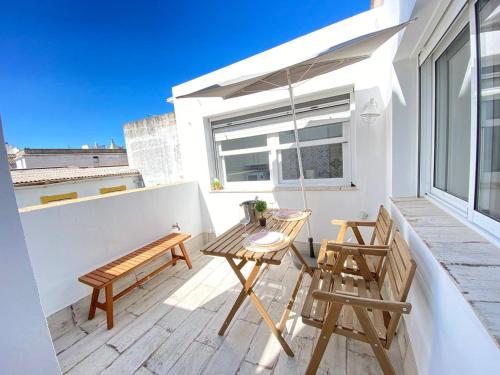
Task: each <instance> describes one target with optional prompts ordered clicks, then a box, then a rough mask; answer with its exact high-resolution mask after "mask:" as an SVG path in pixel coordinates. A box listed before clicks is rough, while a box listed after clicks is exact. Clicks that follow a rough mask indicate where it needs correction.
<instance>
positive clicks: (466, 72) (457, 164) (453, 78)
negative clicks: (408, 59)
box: [434, 26, 471, 201]
mask: <svg viewBox="0 0 500 375" xmlns="http://www.w3.org/2000/svg"><path fill="white" fill-rule="evenodd" d="M470 60H471V58H470V43H469V27H468V26H467V27H466V28H464V29H463V30H462V31H461V32H460V34H459V35H458V36H457V37H456V38H455V39H454V40H453V42H451V44H450V45H449V46H448V47H447V48H446V50H445V51H444V52H443V53H442V54H441V55H440V56H439V58H438V59H437V60H436V62H435V77H436V78H435V92H436V94H435V106H436V112H435V138H434V139H435V145H434V187H435V188H437V189H439V190H442V191H444V192H446V193H448V194H451V195H453V196H455V197H458V198H460V199H462V200H464V201H467V199H468V190H469V169H470V167H469V166H470V133H471V122H470V118H471V112H470V101H471V87H470V86H471V85H470Z"/></svg>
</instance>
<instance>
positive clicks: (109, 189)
mask: <svg viewBox="0 0 500 375" xmlns="http://www.w3.org/2000/svg"><path fill="white" fill-rule="evenodd" d="M125 190H127V186H126V185H120V186H112V187H107V188H100V189H99V192H100V193H101V194H108V193H113V192H115V191H125Z"/></svg>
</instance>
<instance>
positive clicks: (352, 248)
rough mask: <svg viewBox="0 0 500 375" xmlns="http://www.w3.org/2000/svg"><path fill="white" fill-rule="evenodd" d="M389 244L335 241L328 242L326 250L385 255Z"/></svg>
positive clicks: (352, 253)
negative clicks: (360, 243)
mask: <svg viewBox="0 0 500 375" xmlns="http://www.w3.org/2000/svg"><path fill="white" fill-rule="evenodd" d="M388 250H389V246H380V245H358V244H355V243H352V244H350V243H342V244H338V243H335V242H329V243H328V245H327V247H326V251H335V252H339V253H345V254H347V255H358V254H361V255H374V256H381V257H383V256H386V255H387V251H388Z"/></svg>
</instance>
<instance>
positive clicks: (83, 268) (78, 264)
mask: <svg viewBox="0 0 500 375" xmlns="http://www.w3.org/2000/svg"><path fill="white" fill-rule="evenodd" d="M200 212H201V211H200V200H199V191H198V184H197V183H195V182H184V183H178V184H173V185H162V186H157V187H152V188H144V189H139V190H134V191H125V192H120V193H111V194H108V195H105V196H98V197H88V198H82V199H77V200H75V201H71V202H57V203H52V204H49V205H45V206H37V207H30V208H24V209H20V215H21V222H22V225H23V228H24V233H25V237H26V243H27V245H28V251H29V255H30V258H31V263H32V266H33V270H34V274H35V278H36V281H37V285H38V289H39V292H40V299H41V302H42V306H43V309H44V312H45V316H50V315H52V314H53V313H55V312H57V311H59V310H61V309H63V308H65V307H67V306H69V305H71V304H73V303H75V302H77V301H78V300H80V299H82V298H83V297H85V296H87V295H88V294H89V293H90V290H89V287H88V286H86V285H84V284H82V283H80V282H78V277H79V276H81V275H83V274H85V273H87V272H89V271H91V270H93V269H95V268H97V267H99V266H102V265H103V264H105V263H107V262H109V261H112V260H114V259H116V258H118V257H120V256H122V255H125V254H127V253H129V252H131V251H133V250H135V249H137V248H139V247H141V246H143V245H145V244H147V243H149V242H151V241H153V240H155V239H158V238H159V237H161V236H164V235H166V234H168V233H171V232H173V231H174V230H175V229H173V228H172V225H173V224H175V223H179V225H180V227H181V231H182V232H188V233H191V234H192V235H193V236H196V235H199V234H200V233H201V232H202V220H201V213H200Z"/></svg>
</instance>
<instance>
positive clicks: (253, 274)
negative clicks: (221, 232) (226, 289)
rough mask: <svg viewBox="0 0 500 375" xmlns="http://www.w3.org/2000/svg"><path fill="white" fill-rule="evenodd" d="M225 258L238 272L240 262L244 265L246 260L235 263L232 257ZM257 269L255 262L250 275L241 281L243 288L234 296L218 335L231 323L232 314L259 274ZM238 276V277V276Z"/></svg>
mask: <svg viewBox="0 0 500 375" xmlns="http://www.w3.org/2000/svg"><path fill="white" fill-rule="evenodd" d="M226 259H227V261H228V262H229V264H230V265H231V268H233V265H234V267H236V270H237V271H238V272H240V270H241V268H242V267H240V266H241V264H242V263H243V265H245V263H246V262H247V261H246V260H242V261H241V262H240V264H238V265H236V264H235V263H234V261H233V260H232V259H230V258H226ZM233 269H234V268H233ZM259 270H260V264H259V265H257V264H256V265H255V266H254V268H253V269H252V272H250V275H249V276H248V278H247V279H246V280H245V282H244V283H243V288H242V289H241V292H240V294H239V295H238V298H236V301H235V302H234V305H233V307H232V308H231V311H229V314H228V315H227V318H226V320H224V323H223V324H222V327H220V330H219V336H224V333H225V332H226V329H227V327H229V324H230V323H231V321H232V320H233V318H234V316H235V315H236V312H237V311H238V309H239V308H240V306H241V304H242V303H243V301H244V300H245V298H246V297H247V291H246V290H247V289H249V288H251V287H252V285H253V282H254V281H255V278H256V277H257V275H258V274H259ZM240 274H241V272H240ZM242 276H243V275H242ZM238 278H239V276H238Z"/></svg>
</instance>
